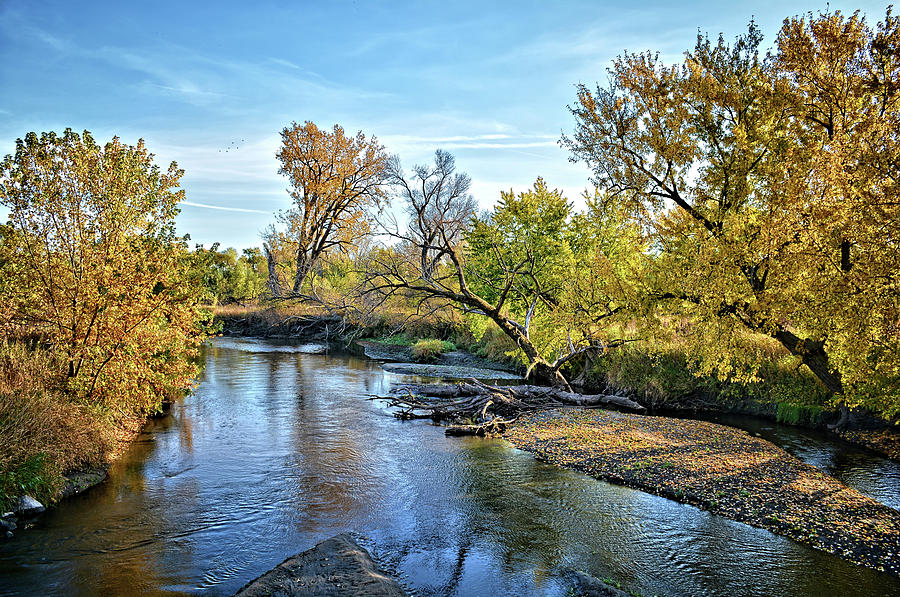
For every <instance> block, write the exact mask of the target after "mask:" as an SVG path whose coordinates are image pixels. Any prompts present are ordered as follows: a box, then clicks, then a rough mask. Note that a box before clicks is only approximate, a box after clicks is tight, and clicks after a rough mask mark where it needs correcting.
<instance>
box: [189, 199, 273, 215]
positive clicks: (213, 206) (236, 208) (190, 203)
mask: <svg viewBox="0 0 900 597" xmlns="http://www.w3.org/2000/svg"><path fill="white" fill-rule="evenodd" d="M181 205H189V206H191V207H205V208H206V209H219V210H222V211H241V212H245V213H251V214H271V213H272V212H271V211H264V210H262V209H245V208H243V207H222V206H221V205H207V204H206V203H194V202H193V201H182V202H181Z"/></svg>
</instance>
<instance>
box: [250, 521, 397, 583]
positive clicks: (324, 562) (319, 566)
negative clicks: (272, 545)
mask: <svg viewBox="0 0 900 597" xmlns="http://www.w3.org/2000/svg"><path fill="white" fill-rule="evenodd" d="M263 595H279V596H291V595H294V596H298V597H299V596H300V595H304V596H310V597H326V596H327V597H337V596H339V595H353V596H356V597H403V596H405V595H406V592H404V591H403V589H402V588H401V587H400V585H399V584H398V583H397V581H395V580H393V579H392V578H389V577H387V576H385V575H383V574H381V573H380V572H379V571H378V569H377V568H376V567H375V563H374V562H372V558H371V557H370V556H369V553H368V552H367V551H366V550H365V549H363V548H362V547H360V546H359V545H357V544H356V543H354V542H353V540H352V539H351V538H350V537H349V536H348V535H346V534H344V535H338V536H337V537H332V538H331V539H328V540H327V541H323V542H322V543H319V544H318V545H316V546H315V547H313V548H312V549H310V550H308V551H304V552H303V553H300V554H297V555H295V556H292V557H290V558H288V559H286V560H285V561H283V562H282V563H280V564H279V565H278V566H276V567H274V568H272V569H271V570H270V571H268V572H266V573H265V574H263V575H262V576H260V577H259V578H257V579H256V580H253V581H251V582H250V583H248V584H247V585H245V586H244V588H242V589H241V590H240V591H238V592H237V593H235V597H262V596H263Z"/></svg>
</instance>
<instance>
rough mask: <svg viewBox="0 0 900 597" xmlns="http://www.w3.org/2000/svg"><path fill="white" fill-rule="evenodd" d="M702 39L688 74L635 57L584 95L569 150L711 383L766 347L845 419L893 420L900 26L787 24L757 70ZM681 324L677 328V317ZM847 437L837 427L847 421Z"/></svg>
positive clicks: (740, 50)
mask: <svg viewBox="0 0 900 597" xmlns="http://www.w3.org/2000/svg"><path fill="white" fill-rule="evenodd" d="M761 40H762V36H761V34H760V32H759V30H758V29H757V27H756V26H755V25H754V24H752V23H751V26H750V29H749V31H748V33H747V34H746V35H744V36H742V37H739V38H738V39H737V40H736V42H735V43H734V44H731V45H730V44H727V43H726V42H725V41H724V40H723V39H722V38H721V36H720V38H719V39H718V41H717V42H711V41H710V40H709V39H708V38H703V37H700V38H698V41H697V45H696V46H695V48H694V50H693V51H692V52H689V53H687V54H686V57H685V60H684V61H683V63H681V64H680V65H667V64H664V63H663V62H662V61H661V60H660V59H659V57H658V56H657V55H653V54H651V53H644V54H626V55H624V56H623V57H621V58H619V59H618V60H616V61H615V62H614V64H613V65H612V67H611V69H610V75H611V77H610V81H611V82H610V84H609V86H607V87H598V88H597V89H596V90H595V91H591V90H589V89H588V88H586V87H584V86H580V87H579V88H578V95H577V102H576V103H575V105H574V106H572V107H571V110H572V113H573V114H574V116H575V118H576V122H577V126H576V129H575V132H574V134H573V135H572V137H570V138H565V139H564V142H565V143H566V144H567V145H568V147H569V149H570V150H571V151H572V154H573V159H577V160H583V161H585V162H587V163H588V164H589V165H590V166H591V167H592V169H593V171H594V181H595V183H596V184H597V185H598V186H600V187H601V188H602V189H603V190H604V191H605V192H606V195H605V197H606V201H609V202H610V203H611V204H612V205H613V206H615V207H616V208H617V209H620V210H622V211H623V213H626V214H628V216H629V217H630V218H631V220H633V221H634V222H636V223H638V224H640V226H641V227H642V229H643V230H644V234H645V238H646V240H647V242H648V243H649V246H650V247H651V249H650V254H651V255H652V256H653V257H654V258H653V259H652V260H651V263H652V266H651V268H650V271H651V273H650V274H649V275H648V276H647V278H646V280H645V283H644V289H643V294H644V298H645V299H646V301H647V307H648V309H649V312H650V313H655V314H656V315H657V318H656V321H657V322H658V323H659V324H660V325H665V324H666V323H667V322H672V321H674V320H679V319H683V318H687V319H688V320H689V321H691V322H692V325H691V326H690V329H692V330H694V332H695V333H694V334H693V335H692V339H693V342H692V350H693V356H694V357H695V358H696V359H697V361H698V362H699V363H700V364H701V365H702V368H703V369H705V370H706V371H716V372H718V373H719V374H720V375H732V374H736V373H738V372H740V370H741V369H742V367H744V366H745V365H746V364H747V363H746V362H745V361H746V358H745V357H746V355H747V354H748V352H749V351H748V350H747V345H748V342H747V340H748V338H749V337H750V335H751V334H748V332H751V333H759V334H764V335H766V336H769V337H771V338H774V339H775V340H777V341H778V342H780V343H781V344H782V345H783V346H784V347H785V348H786V349H787V350H788V351H790V352H791V353H792V354H794V355H796V356H797V357H798V359H799V360H800V361H801V362H802V363H803V364H805V365H806V366H808V367H809V369H810V370H811V371H812V372H813V373H814V374H815V375H816V376H817V377H818V378H819V379H820V380H821V382H822V383H823V384H824V385H825V386H826V387H827V388H828V389H829V390H831V391H832V392H833V393H834V394H835V395H836V396H838V397H839V400H840V401H841V402H842V404H843V405H844V406H845V408H844V413H845V414H846V412H847V411H846V407H847V406H856V405H864V406H869V407H872V408H874V409H875V410H877V411H878V412H880V413H881V414H883V415H885V416H889V417H890V416H896V415H897V414H898V413H900V375H898V374H900V369H898V366H900V345H898V344H900V338H898V322H900V299H898V296H900V293H898V286H897V283H898V279H897V271H900V202H898V201H897V196H898V195H897V190H898V188H897V184H898V183H897V181H898V174H900V172H898V163H900V160H898V157H900V152H898V139H897V130H900V128H898V117H900V116H898V115H900V68H898V60H900V59H898V56H900V54H898V51H897V50H898V44H900V29H898V20H897V18H896V17H894V16H892V14H891V13H890V11H888V13H887V16H886V19H885V21H883V22H882V23H879V24H878V26H877V27H876V28H875V29H874V30H873V29H871V28H869V27H868V26H867V25H866V24H865V22H864V20H863V19H862V18H860V17H859V16H858V15H853V16H851V17H849V18H848V17H845V16H844V15H841V14H840V13H838V12H835V13H825V14H820V15H817V16H812V15H809V16H808V17H807V18H795V19H788V20H786V21H785V24H784V26H783V28H782V30H781V32H780V34H779V36H778V46H777V51H776V52H775V53H772V54H769V55H767V56H765V57H763V56H760V52H759V48H760V43H761ZM673 318H674V319H673ZM844 422H845V417H842V421H841V423H844Z"/></svg>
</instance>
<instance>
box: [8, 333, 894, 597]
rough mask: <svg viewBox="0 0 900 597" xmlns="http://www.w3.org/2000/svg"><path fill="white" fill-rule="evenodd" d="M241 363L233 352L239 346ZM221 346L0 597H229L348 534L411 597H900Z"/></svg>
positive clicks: (281, 355) (21, 546)
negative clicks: (604, 586)
mask: <svg viewBox="0 0 900 597" xmlns="http://www.w3.org/2000/svg"><path fill="white" fill-rule="evenodd" d="M245 348H247V349H246V350H245ZM276 348H278V350H267V349H266V346H265V344H264V343H259V342H255V343H253V342H248V343H246V346H245V345H244V343H242V342H241V341H237V340H228V341H227V342H216V343H215V344H213V346H211V347H209V348H208V349H207V352H206V363H207V365H206V368H205V370H204V373H203V375H202V377H201V379H200V380H199V386H198V388H197V391H196V392H195V394H194V395H193V396H192V397H190V398H188V399H186V400H185V401H184V402H182V403H179V404H177V405H176V406H175V407H174V408H173V412H172V415H171V416H170V417H167V418H165V419H162V420H158V421H154V422H152V423H150V424H149V425H148V427H147V429H146V430H145V433H144V434H142V436H141V438H140V439H139V441H138V442H136V443H135V445H134V446H133V447H132V449H131V450H130V452H129V453H128V455H127V456H126V457H125V458H123V460H121V461H120V462H119V463H117V464H116V465H115V466H114V467H113V469H112V470H111V472H110V479H109V480H108V481H107V482H106V483H105V484H103V485H101V486H100V487H98V488H96V489H94V490H92V491H91V492H89V493H88V494H87V495H85V496H81V497H77V498H75V499H73V500H72V501H69V502H66V503H65V504H63V505H62V506H61V507H59V508H58V509H56V510H54V511H53V512H51V513H50V514H48V515H47V516H46V517H45V518H44V519H42V520H41V521H40V523H39V525H38V527H37V528H35V529H32V530H30V531H28V532H26V533H20V534H19V535H17V536H16V538H15V539H13V540H11V541H7V542H5V543H2V544H0V594H2V595H32V594H67V595H69V594H71V595H79V594H84V595H94V594H108V595H119V594H125V595H132V594H149V595H152V594H168V595H171V594H180V593H197V592H201V593H208V594H214V595H228V594H231V593H233V592H234V591H235V590H237V589H238V588H240V587H241V586H242V585H243V584H244V583H246V582H247V581H248V580H250V579H252V578H254V577H256V576H258V575H259V574H261V573H262V572H264V571H265V570H267V569H268V568H270V567H272V566H274V565H275V564H277V563H278V562H281V561H282V560H283V559H285V558H286V557H287V556H289V555H291V554H293V553H296V552H298V551H302V550H304V549H307V548H309V547H311V546H312V545H314V544H315V543H317V542H318V541H320V540H322V539H324V538H327V537H329V536H331V535H334V534H336V533H339V532H344V531H355V532H357V533H359V534H360V535H361V536H362V538H361V540H362V541H363V542H364V543H365V544H366V545H367V546H368V547H370V548H371V549H372V550H373V551H374V552H375V553H376V556H378V557H379V559H380V561H381V562H382V563H383V564H384V565H386V566H388V567H390V568H391V569H392V570H393V571H394V572H396V573H397V574H398V575H399V576H400V578H401V579H403V580H404V582H406V583H407V585H408V586H409V587H411V588H414V589H416V591H417V593H418V594H419V595H491V594H493V595H498V596H499V595H565V594H566V593H567V590H568V585H567V583H566V582H565V581H564V579H563V577H562V574H561V572H562V571H563V570H565V569H566V568H570V567H571V568H575V569H580V570H585V571H587V572H589V573H591V574H593V575H595V576H609V577H613V578H617V579H619V580H620V581H621V582H622V583H623V584H624V585H625V586H626V587H627V588H629V589H633V590H637V591H640V592H641V593H643V594H662V595H667V594H722V595H735V594H751V593H753V594H786V593H790V594H798V595H820V594H844V595H852V594H871V593H879V592H880V593H890V592H895V593H900V582H898V581H897V580H895V579H893V578H891V577H888V576H886V575H883V574H878V573H875V572H873V571H870V570H866V569H863V568H858V567H855V566H852V565H850V564H847V563H845V562H843V561H841V560H838V559H836V558H834V557H831V556H828V555H826V554H822V553H819V552H814V551H812V550H810V549H807V548H805V547H803V546H801V545H798V544H795V543H793V542H791V541H789V540H787V539H784V538H780V537H777V536H774V535H772V534H771V533H768V532H766V531H761V530H758V529H753V528H751V527H748V526H746V525H742V524H739V523H735V522H732V521H728V520H726V519H723V518H720V517H716V516H712V515H710V514H708V513H705V512H702V511H699V510H697V509H695V508H692V507H689V506H683V505H680V504H677V503H674V502H671V501H669V500H665V499H662V498H659V497H656V496H652V495H649V494H645V493H641V492H637V491H633V490H629V489H627V488H623V487H617V486H614V485H609V484H606V483H602V482H597V481H595V480H593V479H590V478H587V477H585V476H583V475H580V474H577V473H574V472H572V471H566V470H562V469H558V468H556V467H552V466H549V465H545V464H541V463H539V462H536V461H535V460H534V459H532V458H531V457H530V456H529V455H528V454H525V453H522V452H519V451H517V450H515V449H513V448H511V447H510V446H509V445H508V444H506V443H504V442H502V441H497V440H479V439H474V438H472V439H458V438H446V437H444V435H443V430H442V429H441V428H439V427H434V426H430V425H428V424H425V423H423V422H401V421H398V420H396V419H394V418H393V417H392V416H391V414H390V412H389V411H388V410H387V409H386V408H385V407H384V406H383V404H381V403H379V402H377V401H374V402H373V401H369V400H366V399H365V397H366V396H367V395H370V394H384V393H385V392H386V391H387V389H388V384H389V383H390V381H391V380H396V379H398V378H399V377H398V376H395V375H386V374H384V373H383V372H382V371H381V370H380V369H379V368H378V367H377V365H376V364H373V363H371V362H369V361H365V360H361V359H357V358H348V357H344V356H339V355H338V356H335V355H312V354H306V353H304V352H301V351H291V350H284V349H283V347H276Z"/></svg>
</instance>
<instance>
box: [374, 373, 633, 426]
mask: <svg viewBox="0 0 900 597" xmlns="http://www.w3.org/2000/svg"><path fill="white" fill-rule="evenodd" d="M382 398H383V399H386V400H387V401H388V402H389V403H390V405H391V406H394V407H396V408H397V411H396V412H394V416H395V417H397V418H399V419H404V420H408V419H431V420H433V421H436V422H442V421H446V422H449V423H451V425H450V426H449V427H447V429H446V433H447V435H487V434H492V433H500V432H502V431H503V429H504V428H505V426H506V425H508V424H509V423H511V422H512V421H514V420H515V419H516V418H517V417H518V416H519V415H520V414H521V413H523V412H530V411H535V410H545V409H549V408H597V407H614V408H617V409H622V410H628V411H632V412H644V410H645V409H644V407H643V406H641V405H640V404H638V403H637V402H635V401H633V400H631V399H629V398H627V397H625V396H620V395H617V394H579V393H577V392H567V391H564V390H560V389H557V388H549V387H543V386H533V385H521V386H490V385H487V384H485V383H482V382H480V381H477V380H474V379H472V380H469V381H468V382H460V383H457V384H404V385H402V386H398V387H397V388H395V389H394V390H393V391H392V395H391V396H387V397H382Z"/></svg>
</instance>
